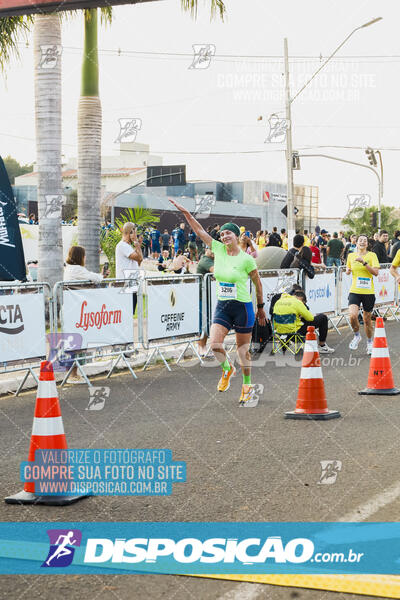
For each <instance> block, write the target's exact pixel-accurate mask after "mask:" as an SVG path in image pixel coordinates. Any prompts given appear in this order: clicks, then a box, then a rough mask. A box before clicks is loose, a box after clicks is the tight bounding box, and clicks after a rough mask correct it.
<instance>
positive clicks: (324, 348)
mask: <svg viewBox="0 0 400 600" xmlns="http://www.w3.org/2000/svg"><path fill="white" fill-rule="evenodd" d="M318 350H319V353H320V354H332V352H335V349H334V348H330V346H328V344H327V343H325V346H319V347H318Z"/></svg>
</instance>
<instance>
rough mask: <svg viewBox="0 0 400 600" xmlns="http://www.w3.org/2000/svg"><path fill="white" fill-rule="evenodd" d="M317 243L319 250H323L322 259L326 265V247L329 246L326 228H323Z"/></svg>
mask: <svg viewBox="0 0 400 600" xmlns="http://www.w3.org/2000/svg"><path fill="white" fill-rule="evenodd" d="M317 245H318V248H319V251H320V252H321V256H322V260H323V261H324V264H325V265H326V263H327V261H326V259H327V254H326V248H327V246H328V232H327V231H326V229H322V230H321V234H320V235H319V236H318V241H317Z"/></svg>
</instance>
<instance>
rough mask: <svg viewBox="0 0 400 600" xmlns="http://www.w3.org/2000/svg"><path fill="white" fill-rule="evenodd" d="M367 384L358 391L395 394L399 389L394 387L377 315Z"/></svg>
mask: <svg viewBox="0 0 400 600" xmlns="http://www.w3.org/2000/svg"><path fill="white" fill-rule="evenodd" d="M367 386H368V387H367V388H366V389H365V390H362V392H358V393H359V394H360V395H370V394H371V395H374V396H375V395H378V396H396V395H397V394H400V390H399V389H397V388H395V387H394V381H393V374H392V365H391V362H390V356H389V348H388V345H387V339H386V333H385V325H384V323H383V318H382V317H378V318H377V319H376V322H375V335H374V344H373V347H372V355H371V361H370V363H369V374H368V383H367Z"/></svg>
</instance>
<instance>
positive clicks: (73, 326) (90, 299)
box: [63, 288, 133, 348]
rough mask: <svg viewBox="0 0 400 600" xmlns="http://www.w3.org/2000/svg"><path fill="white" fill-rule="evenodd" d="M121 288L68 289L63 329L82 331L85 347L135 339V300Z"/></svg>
mask: <svg viewBox="0 0 400 600" xmlns="http://www.w3.org/2000/svg"><path fill="white" fill-rule="evenodd" d="M120 292H121V289H120V288H102V289H82V290H65V291H64V295H63V296H64V304H63V329H64V332H68V333H80V334H81V336H82V348H88V347H89V346H88V342H90V343H91V344H92V345H95V344H98V345H103V346H107V345H111V344H129V343H132V342H133V301H132V295H131V294H121V293H120Z"/></svg>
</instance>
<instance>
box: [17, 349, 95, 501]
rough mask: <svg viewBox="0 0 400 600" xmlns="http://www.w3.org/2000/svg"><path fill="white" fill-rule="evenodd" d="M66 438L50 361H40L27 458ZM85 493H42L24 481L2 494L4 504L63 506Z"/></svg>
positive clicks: (53, 447)
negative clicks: (19, 488)
mask: <svg viewBox="0 0 400 600" xmlns="http://www.w3.org/2000/svg"><path fill="white" fill-rule="evenodd" d="M67 448H68V446H67V440H66V437H65V433H64V426H63V421H62V416H61V409H60V403H59V401H58V393H57V387H56V382H55V378H54V372H53V366H52V364H51V362H49V361H47V360H45V361H43V362H42V363H41V364H40V375H39V386H38V391H37V396H36V406H35V414H34V417H33V426H32V435H31V443H30V447H29V454H28V461H31V462H34V461H35V451H36V450H66V449H67ZM85 497H86V496H82V495H75V496H61V495H57V496H44V495H38V494H36V493H35V483H34V482H29V481H27V482H25V485H24V489H23V490H22V492H19V493H18V494H15V495H14V496H8V497H7V498H5V501H6V503H7V504H47V505H55V506H63V505H65V504H72V503H73V502H77V500H80V499H81V498H85Z"/></svg>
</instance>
